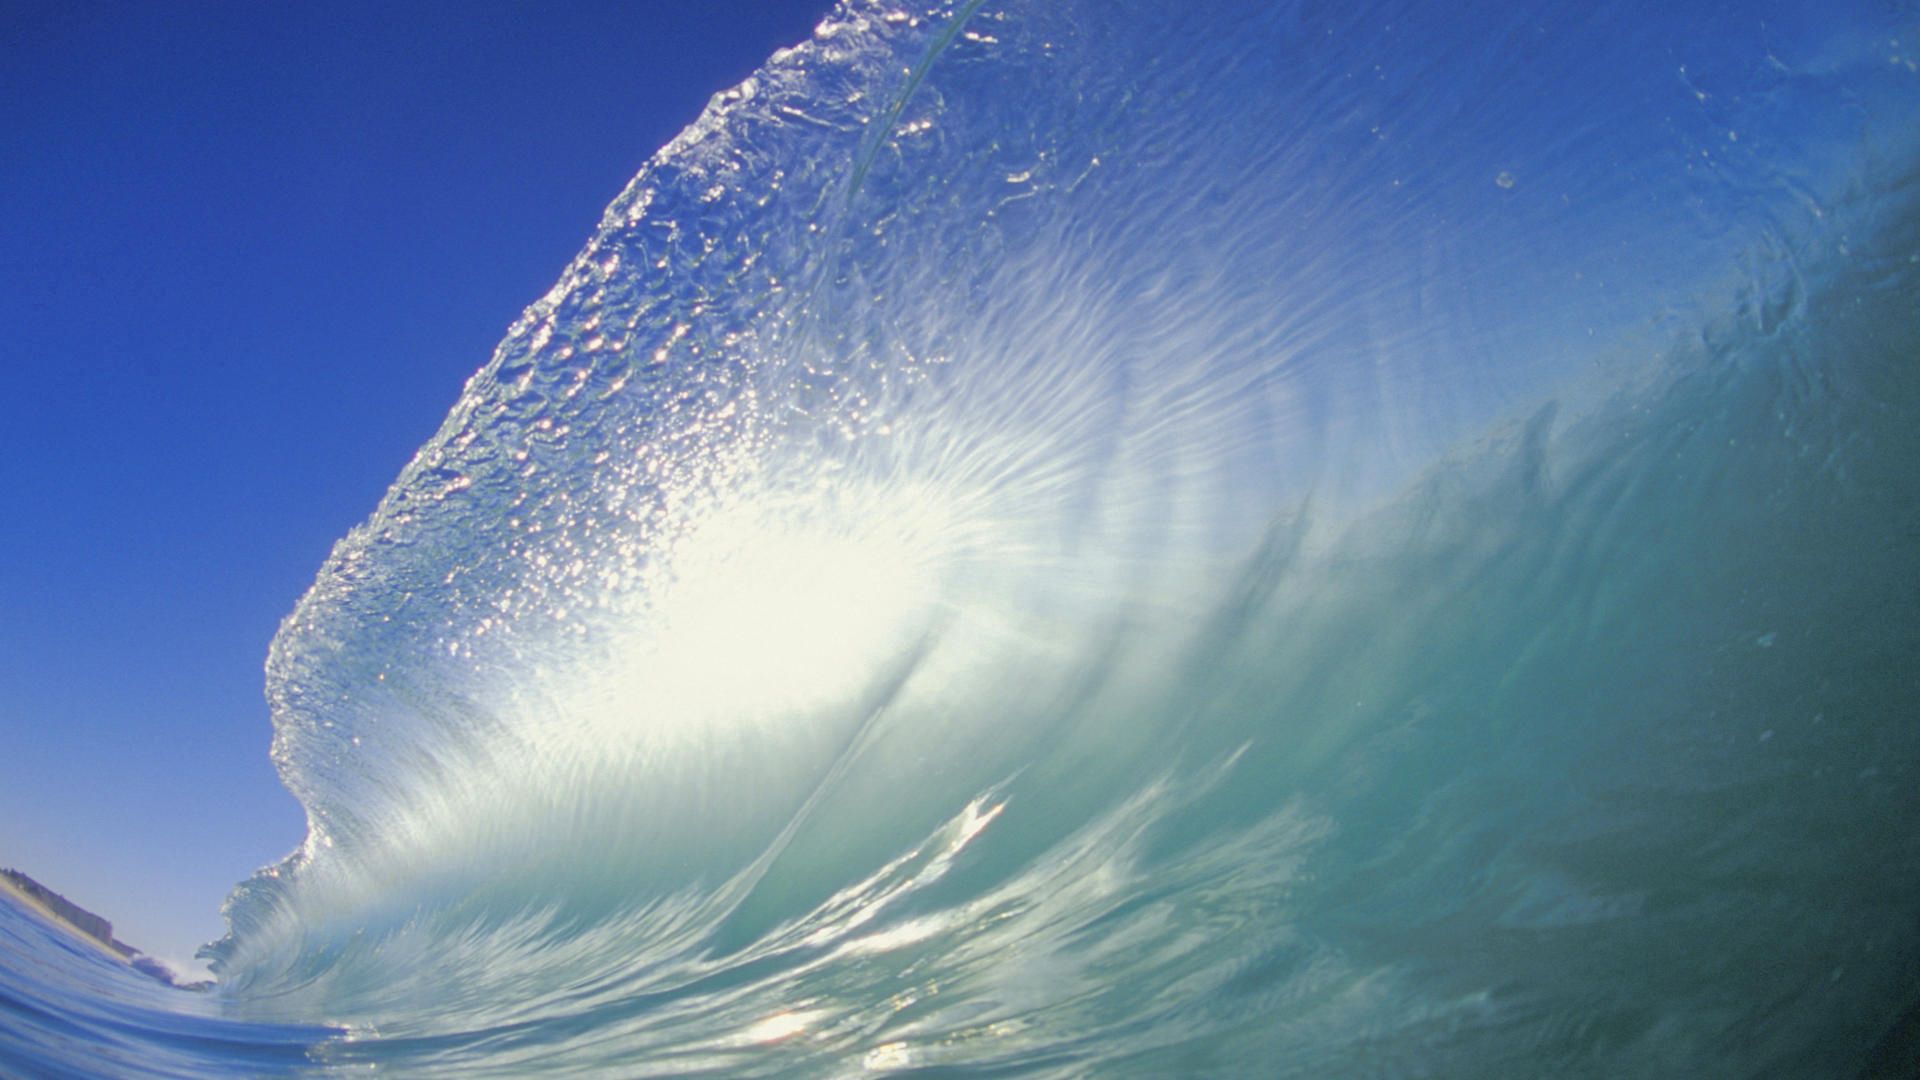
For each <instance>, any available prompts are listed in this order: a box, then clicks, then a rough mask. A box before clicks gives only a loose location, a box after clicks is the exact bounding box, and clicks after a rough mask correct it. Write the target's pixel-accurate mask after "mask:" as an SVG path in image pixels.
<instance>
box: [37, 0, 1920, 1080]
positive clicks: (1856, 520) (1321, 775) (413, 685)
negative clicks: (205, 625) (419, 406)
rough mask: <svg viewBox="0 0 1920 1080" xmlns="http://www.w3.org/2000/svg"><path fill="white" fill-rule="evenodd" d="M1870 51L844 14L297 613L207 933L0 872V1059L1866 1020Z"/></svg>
mask: <svg viewBox="0 0 1920 1080" xmlns="http://www.w3.org/2000/svg"><path fill="white" fill-rule="evenodd" d="M1916 60H1920V16H1916V13H1915V12H1914V10H1913V9H1912V8H1911V6H1906V5H1867V4H1861V5H1846V4H1839V5H1834V4H1824V5H1818V6H1811V5H1795V4H1768V5H1760V6H1758V7H1756V6H1754V5H1737V6H1727V7H1722V6H1713V5H1672V4H1669V5H1660V6H1657V7H1654V8H1651V9H1647V10H1637V11H1629V10H1623V9H1614V10H1609V11H1603V12H1595V13H1587V14H1582V13H1569V12H1566V11H1562V10H1559V9H1558V8H1557V7H1554V6H1549V5H1499V6H1495V5H1487V6H1477V7H1461V6H1456V5H1447V6H1445V7H1444V8H1442V7H1439V6H1433V7H1423V6H1415V5H1405V4H1400V5H1394V4H1388V5H1380V6H1375V7H1364V8H1354V9H1351V10H1326V9H1322V8H1320V7H1319V6H1316V5H1299V4H1278V5H1268V4H1258V5H1252V4H1249V5H1238V4H1227V3H1220V4H1202V5H1197V6H1193V7H1191V8H1185V9H1182V10H1180V11H1174V10H1170V6H1169V5H1157V4H1145V3H1142V4H1132V3H1119V4H1102V5H1081V4H1073V3H1066V4H1046V5H1025V4H1018V3H1014V4H1004V5H1002V4H993V3H986V2H977V3H971V4H963V5H938V6H934V7H931V8H925V9H921V8H908V7H898V6H895V5H892V4H883V3H872V4H854V5H851V6H845V7H842V8H840V9H838V10H837V11H836V13H835V14H834V15H832V16H830V17H829V19H828V20H827V22H825V23H824V24H823V25H822V27H821V29H820V31H819V33H818V35H817V36H816V37H815V39H814V40H813V41H811V42H809V43H807V44H805V45H803V46H801V47H799V48H797V49H795V50H791V51H789V52H786V53H782V54H780V55H778V56H776V57H774V58H773V59H772V60H770V61H769V63H768V65H767V66H766V67H765V68H764V69H763V70H762V71H761V72H759V73H758V74H757V75H756V76H755V77H754V78H753V79H752V80H750V81H749V82H748V83H746V84H744V85H743V86H741V87H739V88H736V89H734V90H732V91H729V92H728V93H726V94H723V95H721V96H719V97H718V98H716V99H715V101H714V104H713V105H712V107H711V108H710V109H709V111H708V113H707V114H706V116H704V117H703V118H702V119H701V121H699V122H698V123H697V124H695V125H694V127H692V128H690V129H689V130H688V132H686V133H685V134H683V135H682V136H681V137H680V138H679V139H678V140H676V141H675V142H674V143H673V144H671V145H669V146H668V147H666V148H664V149H663V150H662V151H661V152H660V153H659V154H658V155H657V156H656V157H655V158H654V159H653V161H652V162H651V163H650V164H649V165H648V166H647V167H646V169H644V170H643V171H642V172H641V174H640V175H639V176H638V177H637V178H636V179H635V180H634V182H633V183H632V185H631V186H630V187H629V188H628V189H627V190H626V191H625V192H624V193H622V194H621V195H620V196H619V197H618V198H617V199H615V201H614V202H613V204H612V205H611V206H610V207H609V209H608V211H607V213H606V215H605V217H604V218H603V220H602V222H601V223H600V226H599V228H598V230H597V231H596V232H595V233H594V236H593V239H592V240H590V241H589V243H588V245H587V247H586V249H585V250H584V251H583V252H582V254H581V255H580V257H579V258H578V259H577V260H576V261H575V263H574V264H573V265H572V266H571V267H569V268H568V270H567V272H566V273H565V275H563V277H562V279H561V281H560V282H559V283H558V284H557V285H556V286H555V288H554V289H553V290H552V291H551V292H550V293H549V294H548V295H547V296H546V297H544V298H542V299H540V300H539V301H537V302H536V303H535V304H534V305H533V306H532V307H530V308H529V309H528V310H527V311H526V312H525V313H524V314H523V315H522V316H521V318H520V319H519V320H518V321H517V322H516V323H515V324H514V325H513V328H512V329H511V330H510V332H509V333H508V335H507V337H506V339H505V340H504V341H502V343H501V344H500V346H499V348H498V350H497V351H496V353H495V355H494V356H493V358H492V359H491V360H490V361H489V362H488V363H487V364H486V365H485V366H484V367H482V368H481V369H480V371H479V372H478V373H477V374H476V375H475V376H474V378H473V379H472V380H471V381H470V382H469V383H468V385H467V387H466V389H465V392H464V393H463V395H462V397H461V400H460V401H459V403H458V404H457V405H456V406H455V408H454V410H453V411H452V413H451V414H450V415H449V416H448V418H447V420H446V422H445V424H444V425H443V427H442V429H441V430H440V432H439V433H438V434H437V435H436V436H435V437H434V438H433V439H432V440H431V441H430V442H429V443H428V444H427V445H426V446H425V447H423V448H422V450H421V451H420V453H419V455H418V456H417V457H416V458H415V459H414V461H413V462H412V463H411V464H410V465H409V466H408V467H407V469H406V470H405V471H404V472H403V473H402V475H401V477H400V478H399V480H398V481H397V482H396V483H395V485H394V487H393V488H392V489H391V490H390V491H389V492H388V493H387V496H386V498H385V499H384V500H383V502H382V503H381V506H380V508H379V510H378V511H377V512H376V513H375V515H374V516H373V517H372V518H371V519H370V520H369V521H368V522H367V523H366V524H364V525H363V526H361V527H360V528H358V529H356V530H355V531H354V532H353V533H351V534H350V535H349V536H347V537H346V538H345V539H344V540H342V541H341V542H340V543H339V545H338V546H337V547H336V548H335V550H334V552H333V554H332V556H331V557H330V559H329V560H328V562H327V564H326V565H325V566H324V567H323V568H322V569H321V571H320V573H319V576H318V578H317V580H316V582H315V584H314V586H313V589H312V591H311V592H310V593H309V594H308V595H307V596H306V598H305V599H303V600H302V602H301V603H300V605H299V606H298V607H297V608H296V610H295V611H294V612H293V613H292V614H291V615H289V616H288V618H287V620H286V622H285V623H284V624H283V626H282V628H281V631H280V633H279V635H278V636H277V637H276V639H275V641H274V643H273V647H272V653H271V657H270V661H269V670H268V695H269V699H270V701H271V702H272V704H273V708H274V721H275V725H276V737H275V743H274V759H275V763H276V764H277V765H278V767H279V769H280V771H281V775H282V776H283V778H284V779H285V781H286V783H287V785H288V787H289V788H290V789H291V790H292V791H293V792H294V793H295V794H296V795H297V796H298V797H299V798H300V800H301V802H302V803H303V804H304V805H305V806H306V808H307V811H308V816H309V824H310V833H309V836H308V837H307V840H306V842H305V843H304V844H303V845H302V847H301V848H300V850H299V851H297V852H295V853H294V854H293V855H292V856H291V857H290V858H289V859H288V860H287V861H286V862H285V863H283V864H281V865H279V866H277V867H273V868H270V869H268V870H266V871H263V872H262V873H261V874H260V875H259V876H257V877H255V878H254V879H252V880H251V881H248V882H246V883H243V884H242V885H240V886H239V887H238V889H237V890H236V891H235V893H234V895H233V897H232V899H231V900H230V902H229V904H228V908H227V917H228V922H229V925H230V928H231V932H230V934H229V935H228V936H227V937H226V938H225V939H223V940H222V941H220V942H218V943H216V944H214V945H212V946H210V948H209V951H208V954H207V955H208V957H209V959H210V961H211V963H212V964H213V966H214V968H215V970H216V972H217V973H218V975H219V978H220V986H219V987H218V988H217V989H216V990H214V991H212V992H210V993H208V994H186V993H181V992H173V991H168V990H165V989H164V988H160V987H158V986H155V985H151V984H146V983H144V982H142V981H140V980H139V979H138V977H137V976H133V975H131V974H130V973H126V972H124V971H121V970H119V969H117V968H115V967H114V966H113V965H112V964H111V963H110V962H108V961H106V960H104V959H102V958H97V957H95V956H92V955H91V954H87V953H84V952H81V951H77V950H74V949H72V948H71V947H69V946H67V945H65V944H63V943H62V942H61V941H60V939H58V938H57V937H56V936H53V935H51V934H50V933H49V932H47V931H46V930H45V929H44V928H43V927H40V926H39V924H37V923H36V922H33V921H32V920H30V919H27V918H25V917H24V916H20V915H18V914H17V913H14V912H12V911H10V910H5V911H0V920H4V921H0V930H3V931H4V932H5V938H4V943H5V948H6V963H5V965H4V968H3V969H0V978H4V980H5V981H4V983H0V1010H4V1016H5V1019H6V1020H7V1024H6V1025H5V1031H4V1032H0V1065H4V1066H7V1067H8V1070H10V1071H12V1072H18V1073H21V1074H23V1075H42V1074H45V1075H66V1074H79V1075H102V1074H105V1075H119V1074H136V1075H137V1074H146V1073H156V1074H170V1075H182V1076H201V1075H219V1074H226V1075H247V1076H251V1075H292V1074H320V1075H324V1074H329V1073H332V1072H341V1073H346V1072H356V1073H364V1072H367V1071H373V1072H375V1073H376V1074H378V1073H387V1074H391V1075H401V1076H413V1075H461V1076H469V1075H472V1076H483V1075H484V1076H515V1075H529V1074H534V1073H539V1074H549V1073H551V1074H557V1075H567V1074H573V1075H589V1076H599V1075H612V1076H642V1075H689V1074H701V1073H706V1074H711V1075H726V1076H735V1075H769V1076H771V1075H782V1076H785V1075H795V1076H850V1075H866V1074H871V1075H891V1074H905V1073H912V1072H934V1073H936V1074H949V1073H950V1074H956V1075H1009V1074H1011V1075H1037V1076H1080V1075H1217V1076H1241V1075H1266V1076H1299V1077H1319V1076H1348V1075H1366V1076H1373V1075H1384V1076H1400V1075H1409V1076H1412V1075H1418V1076H1461V1077H1469V1076H1472V1077H1480V1076H1530V1075H1555V1076H1593V1077H1601V1076H1606V1077H1613V1076H1631V1075H1647V1076H1672V1075H1706V1076H1757V1075H1796V1076H1797V1075H1809V1076H1811V1075H1820V1076H1825V1075H1834V1076H1851V1075H1859V1074H1861V1073H1862V1071H1863V1070H1872V1069H1889V1068H1896V1067H1898V1065H1899V1063H1900V1062H1901V1061H1902V1060H1903V1059H1902V1057H1901V1055H1902V1053H1903V1052H1909V1053H1910V1051H1903V1050H1902V1048H1901V1045H1900V1044H1899V1042H1898V1040H1897V1039H1894V1040H1893V1041H1889V1033H1890V1032H1893V1031H1894V1029H1895V1027H1896V1024H1897V1023H1898V1022H1899V1021H1900V1018H1901V1017H1902V1016H1904V1015H1906V1014H1907V1013H1908V1012H1909V1010H1910V1009H1912V1008H1913V1007H1914V1005H1915V1004H1916V1003H1917V1002H1920V979H1916V978H1915V977H1914V975H1913V972H1914V971H1916V970H1920V966H1917V963H1916V962H1917V961H1920V938H1917V937H1916V934H1915V927H1916V924H1917V920H1920V838H1916V833H1915V830H1914V829H1913V828H1912V823H1913V822H1914V820H1915V816H1914V815H1915V811H1916V809H1920V807H1916V801H1920V795H1916V792H1917V791H1920V786H1916V784H1915V779H1916V777H1915V765H1916V763H1917V762H1920V727H1916V724H1915V716H1916V711H1915V706H1916V704H1920V685H1916V680H1915V676H1914V674H1913V671H1914V669H1913V665H1912V657H1913V656H1914V655H1915V653H1916V646H1920V618H1916V613H1920V585H1916V582H1920V574H1916V570H1920V565H1916V563H1917V562H1920V547H1917V546H1916V545H1917V542H1920V469H1916V462H1920V426H1917V425H1916V423H1915V420H1916V418H1917V417H1920V373H1917V372H1916V367H1915V364H1914V360H1915V357H1916V355H1920V214H1917V213H1916V209H1920V207H1916V202H1915V200H1916V195H1920V159H1916V157H1915V149H1916V147H1915V141H1916V129H1915V126H1914V124H1913V123H1912V118H1913V117H1914V116H1915V115H1920V110H1917V109H1916V106H1920V75H1916V74H1915V62H1916ZM370 1067H371V1069H370ZM0 1071H7V1070H0Z"/></svg>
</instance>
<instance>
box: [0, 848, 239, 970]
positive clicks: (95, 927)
mask: <svg viewBox="0 0 1920 1080" xmlns="http://www.w3.org/2000/svg"><path fill="white" fill-rule="evenodd" d="M0 879H4V885H8V886H11V887H12V888H11V890H7V889H4V888H0V894H4V893H5V892H7V891H12V892H16V893H18V894H19V895H20V896H22V897H23V898H25V899H26V900H27V901H29V902H30V903H31V904H32V905H33V906H35V907H36V908H38V909H39V911H40V913H41V914H43V915H46V916H47V917H48V918H50V919H52V920H53V921H54V922H55V923H56V924H58V925H60V926H61V927H63V928H65V929H66V930H68V931H70V932H72V933H73V934H74V935H75V936H77V937H80V938H84V939H86V940H88V941H91V942H92V943H93V944H95V945H98V946H99V947H100V948H102V949H104V950H106V951H107V952H108V953H110V954H112V955H114V956H117V957H119V958H120V960H121V961H123V962H124V963H126V965H127V966H128V967H131V968H132V969H133V970H135V971H138V972H139V973H140V974H142V975H145V976H147V977H148V978H150V979H154V980H156V981H158V982H162V983H165V984H166V985H168V986H172V987H175V988H177V989H181V990H205V989H207V988H208V987H209V986H211V985H212V984H210V983H207V982H193V983H182V982H179V981H178V980H176V979H175V978H174V975H173V971H172V970H171V969H169V968H168V967H167V966H166V965H165V964H162V963H161V962H160V961H158V960H155V959H154V958H153V957H151V956H148V955H146V954H145V953H142V952H141V951H140V950H139V949H136V948H134V947H133V946H131V945H129V944H127V943H126V942H124V941H121V940H120V939H119V938H116V937H114V936H113V924H112V923H110V922H108V921H107V920H106V919H103V918H101V917H100V916H98V915H95V914H94V913H93V912H91V911H88V910H87V909H86V908H83V907H81V906H80V905H79V904H76V903H74V902H73V901H71V900H69V899H67V898H66V897H64V896H61V895H60V894H59V893H57V892H54V891H53V890H52V889H49V888H47V887H46V886H45V885H42V884H40V883H39V882H37V881H35V880H33V879H32V878H31V877H28V876H27V875H26V874H23V873H21V872H20V871H18V870H14V869H11V868H9V867H0Z"/></svg>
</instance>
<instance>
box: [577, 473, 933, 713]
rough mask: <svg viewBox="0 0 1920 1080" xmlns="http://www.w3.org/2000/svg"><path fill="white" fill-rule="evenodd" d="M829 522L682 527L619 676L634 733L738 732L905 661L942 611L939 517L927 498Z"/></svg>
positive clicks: (785, 512)
mask: <svg viewBox="0 0 1920 1080" xmlns="http://www.w3.org/2000/svg"><path fill="white" fill-rule="evenodd" d="M849 503H850V500H841V501H840V502H839V503H838V507H839V508H838V509H835V510H834V511H833V512H831V513H826V512H820V511H817V510H809V512H805V513H800V512H794V511H793V510H792V509H791V508H788V507H773V508H769V507H765V506H752V505H740V506H737V507H735V508H732V509H729V510H727V511H723V512H721V513H717V514H715V515H713V516H711V517H709V518H707V519H706V520H704V521H702V522H700V523H699V524H698V525H697V526H695V527H693V528H690V529H688V530H687V531H686V532H685V533H683V534H682V536H681V537H680V538H679V540H678V541H677V542H676V543H674V544H673V545H672V547H671V549H670V556H669V559H668V560H667V563H666V572H665V573H664V574H663V576H662V580H661V582H660V583H659V584H658V586H657V588H656V589H655V590H654V591H653V593H652V595H651V597H650V599H649V603H648V605H647V607H646V609H645V611H644V612H643V613H641V614H640V615H638V616H637V617H635V618H634V620H633V625H632V628H631V633H632V637H631V639H630V640H629V641H628V643H627V644H626V645H625V646H623V647H622V648H621V650H620V652H621V654H622V655H623V656H624V657H625V658H626V659H625V660H624V661H623V662H621V663H620V664H619V665H618V668H619V670H618V671H617V672H616V673H615V682H616V686H615V687H614V688H613V689H614V692H613V694H612V695H611V700H609V701H606V702H605V704H608V705H611V706H612V708H610V709H600V710H595V711H597V712H600V713H601V715H602V716H604V717H606V718H607V719H608V720H609V721H611V722H613V723H616V724H618V725H620V726H621V727H623V728H628V729H630V728H631V726H632V725H633V724H635V723H638V724H640V725H641V726H642V727H643V728H644V729H646V730H648V731H649V732H652V733H654V734H656V735H658V734H663V733H664V732H663V728H684V727H685V726H686V725H692V726H693V728H695V729H710V728H712V727H715V726H725V727H733V726H737V725H741V724H751V723H755V722H768V721H771V720H773V719H776V718H784V717H793V716H798V715H803V714H805V713H806V712H807V711H808V710H812V709H821V708H829V707H832V706H836V705H840V704H844V703H846V702H848V701H850V700H852V699H854V698H856V697H857V696H858V695H860V694H862V693H864V692H866V691H868V690H869V689H870V688H872V687H874V686H875V685H877V684H878V683H879V681H880V680H882V679H883V678H884V677H885V675H886V674H887V672H888V671H889V669H890V666H891V665H893V664H895V663H898V662H901V661H904V660H905V659H906V658H907V657H908V656H909V655H910V654H911V653H912V652H913V650H914V648H915V646H916V645H917V644H918V643H919V642H920V641H921V640H922V639H923V637H924V635H925V634H926V633H927V632H928V630H929V629H930V627H931V626H932V624H933V620H934V618H935V615H936V612H937V610H938V590H937V587H936V584H937V583H936V574H935V560H934V557H933V553H934V552H935V551H936V550H937V549H938V544H939V538H940V536H941V532H942V525H943V518H944V516H943V515H942V514H941V513H939V512H938V511H936V510H933V509H931V508H930V507H929V506H928V505H927V504H926V503H925V502H924V501H923V500H907V499H902V498H899V497H894V498H888V499H884V500H881V499H868V500H860V501H859V502H858V504H857V506H850V505H849Z"/></svg>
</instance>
